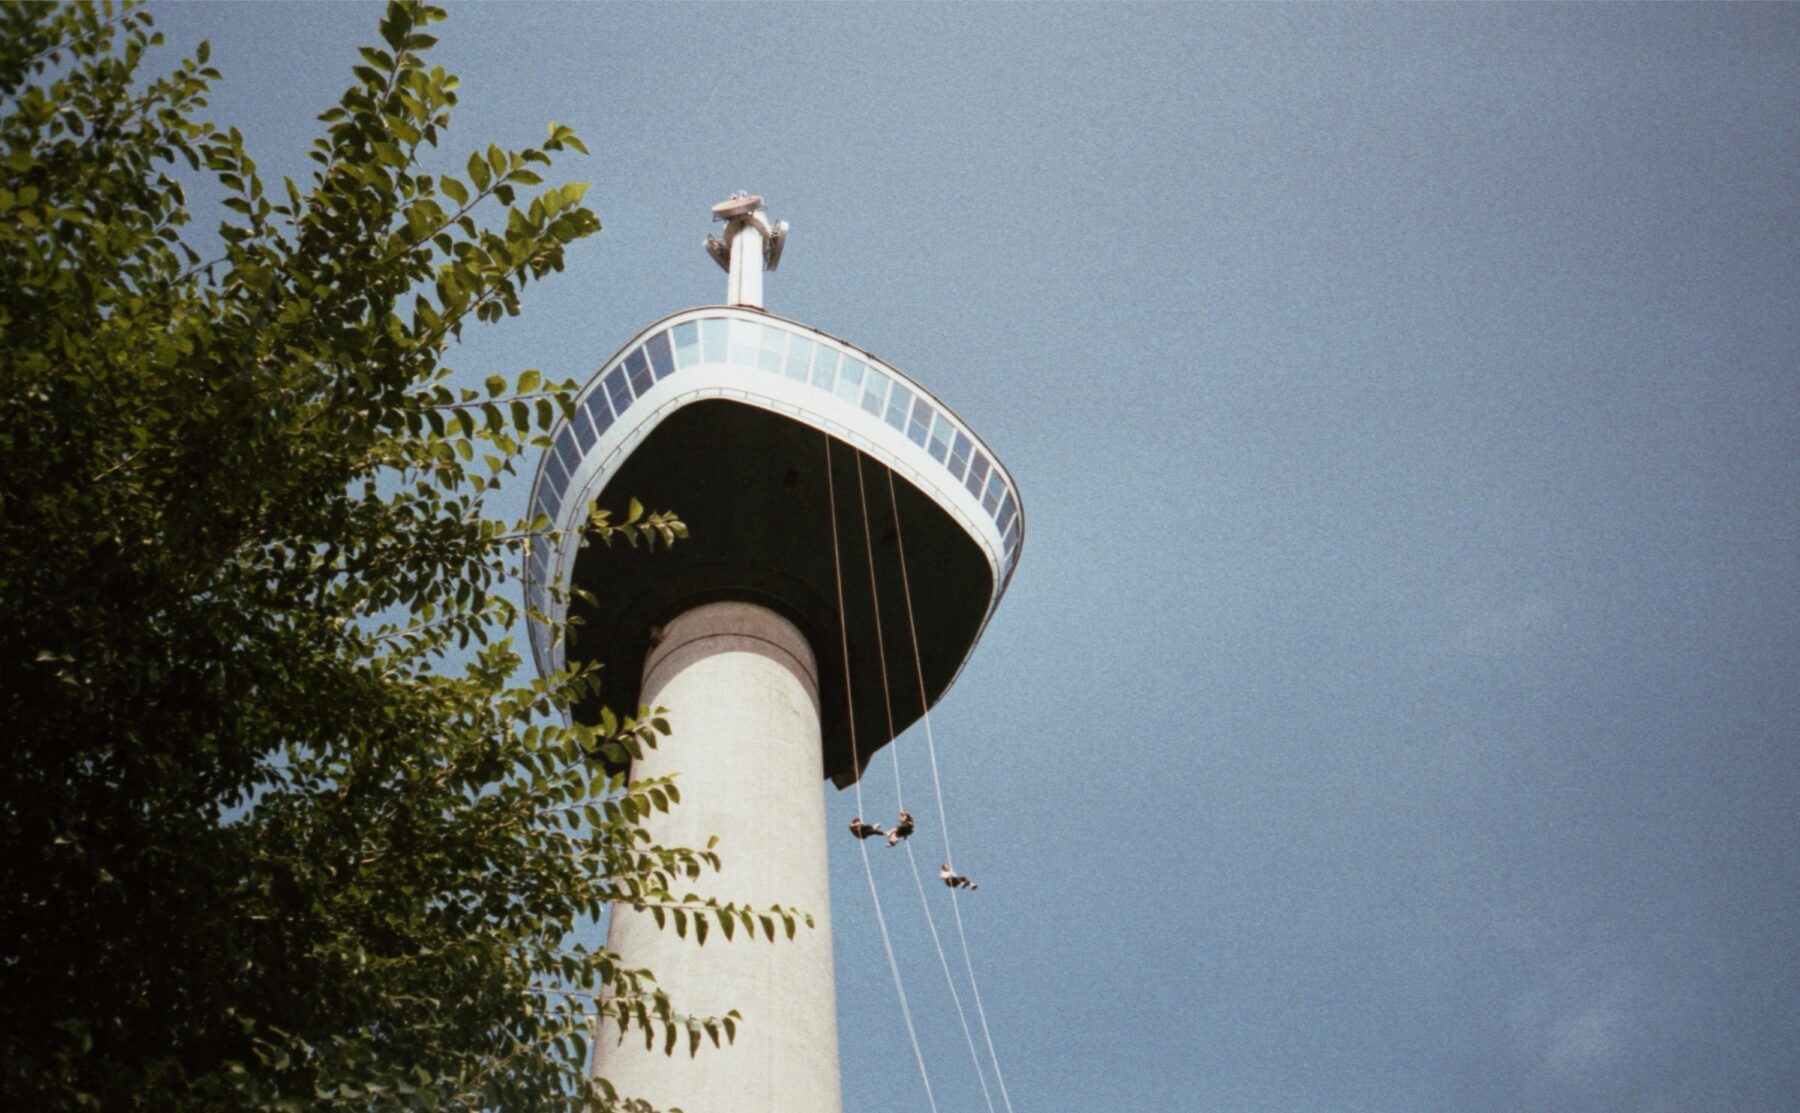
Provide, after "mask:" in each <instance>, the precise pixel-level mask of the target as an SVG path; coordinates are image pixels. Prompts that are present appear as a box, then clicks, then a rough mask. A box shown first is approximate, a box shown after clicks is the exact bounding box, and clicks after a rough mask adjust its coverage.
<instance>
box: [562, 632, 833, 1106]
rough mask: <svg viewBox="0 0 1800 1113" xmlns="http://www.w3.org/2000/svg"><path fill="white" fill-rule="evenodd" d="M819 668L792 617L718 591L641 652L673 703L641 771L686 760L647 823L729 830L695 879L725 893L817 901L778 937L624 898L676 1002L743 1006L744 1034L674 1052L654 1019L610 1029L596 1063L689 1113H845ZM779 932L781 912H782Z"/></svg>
mask: <svg viewBox="0 0 1800 1113" xmlns="http://www.w3.org/2000/svg"><path fill="white" fill-rule="evenodd" d="M818 693H819V686H818V668H817V664H816V662H815V660H814V657H813V653H812V649H811V647H809V646H808V645H807V643H806V639H805V638H804V637H803V636H802V635H801V633H800V631H799V630H798V629H796V628H795V626H794V625H793V623H791V622H789V621H788V620H787V619H785V618H783V617H781V616H780V615H778V614H776V613H775V612H773V611H770V610H768V609H766V608H763V607H759V606H756V605H754V604H750V603H709V604H706V605H704V606H700V607H696V608H694V609H693V610H691V611H688V612H686V613H685V614H683V615H681V617H679V618H677V619H675V620H674V621H673V622H671V623H669V625H668V627H667V628H666V630H665V632H664V635H663V640H662V642H661V643H660V644H659V645H656V646H654V647H653V648H652V649H651V651H650V656H649V659H648V660H647V661H645V663H644V686H643V696H642V697H641V698H642V700H643V702H644V703H645V704H648V705H650V706H652V707H654V706H657V705H661V706H664V707H667V708H668V709H669V721H670V725H671V726H672V727H673V734H672V736H670V737H669V738H666V739H664V741H663V743H662V745H661V746H659V747H658V748H657V749H655V750H653V751H651V752H649V753H647V754H646V755H645V757H644V759H643V760H642V761H638V762H634V763H633V767H632V774H633V776H635V777H642V776H660V775H663V774H667V773H679V774H680V777H679V780H678V782H677V783H678V785H679V787H680V789H681V803H680V804H679V805H677V806H676V807H675V808H674V809H673V810H672V812H671V813H670V814H669V815H660V814H659V815H657V816H656V817H655V819H654V820H653V821H652V823H651V825H650V827H651V831H652V833H653V834H654V835H655V836H656V837H657V840H658V841H659V842H662V843H665V844H669V845H684V846H691V847H696V848H702V847H705V845H706V842H707V839H708V838H710V837H711V836H713V835H717V836H719V844H718V846H717V847H716V850H717V852H718V854H719V855H720V857H721V858H722V859H723V869H722V870H721V871H720V872H718V873H710V872H709V873H707V874H706V875H704V876H702V877H701V878H700V879H699V880H698V881H696V882H694V883H693V885H692V889H693V891H695V892H699V893H701V894H703V895H707V896H715V897H718V898H719V899H720V900H721V901H737V902H740V903H746V902H747V903H752V904H756V905H765V906H766V905H768V904H772V903H780V904H783V905H790V906H793V907H796V908H800V909H803V910H805V911H807V912H810V913H812V916H813V920H814V923H815V925H816V926H815V927H814V928H813V929H811V930H808V929H807V928H806V927H805V926H804V924H802V925H801V927H800V930H799V933H798V935H797V936H796V938H794V939H793V940H788V939H786V938H785V937H782V938H778V939H777V941H776V942H774V943H769V942H767V941H766V940H765V939H764V938H763V937H762V934H761V932H760V930H759V931H758V935H757V938H756V939H754V940H751V939H746V938H745V936H744V933H743V932H742V931H739V932H738V933H737V936H736V938H735V939H733V940H731V941H727V940H726V939H725V936H724V934H723V933H722V932H720V931H719V930H718V924H717V922H716V921H715V922H714V924H713V925H712V926H713V930H712V931H711V932H710V933H709V934H708V936H707V940H706V945H705V946H703V947H702V946H696V945H695V943H694V940H693V931H692V929H691V928H690V929H689V932H688V937H687V938H686V939H682V938H679V937H677V936H676V934H675V931H674V927H673V925H672V924H671V925H670V927H669V928H668V929H667V930H659V929H658V928H657V926H656V922H655V921H654V920H652V919H651V918H650V916H649V915H648V914H647V913H642V912H634V911H632V910H631V909H630V908H628V907H625V906H620V905H615V906H614V907H613V911H612V923H611V928H610V930H609V932H608V936H607V945H608V947H610V948H611V949H612V950H614V951H616V952H618V953H619V954H620V955H621V956H622V957H623V959H624V961H625V963H626V965H628V966H632V967H640V966H642V967H648V968H649V969H650V970H652V971H654V972H655V974H656V977H657V979H658V982H659V983H660V984H661V985H662V986H663V987H664V988H665V989H666V990H668V992H669V994H670V995H671V997H672V998H673V999H674V1003H675V1006H676V1008H677V1009H678V1010H680V1011H683V1012H686V1013H689V1014H692V1015H696V1016H709V1015H722V1014H723V1013H724V1012H725V1011H726V1010H728V1009H733V1008H735V1009H737V1010H738V1011H739V1012H741V1013H742V1014H743V1022H742V1024H741V1025H740V1026H739V1029H738V1038H737V1043H736V1044H735V1045H727V1046H725V1048H724V1049H722V1050H720V1049H715V1048H714V1047H713V1046H712V1044H711V1041H705V1042H703V1044H702V1045H701V1049H700V1053H699V1055H697V1056H695V1057H694V1058H689V1057H688V1053H687V1044H686V1041H685V1039H684V1040H683V1041H682V1042H681V1043H679V1044H678V1045H677V1046H676V1049H675V1053H674V1054H673V1055H672V1056H665V1055H664V1054H663V1051H662V1041H661V1040H660V1039H659V1040H658V1041H657V1043H656V1047H655V1049H654V1050H652V1051H646V1050H645V1048H644V1039H643V1035H642V1033H641V1032H638V1031H637V1030H635V1029H634V1030H632V1031H630V1032H627V1033H625V1038H624V1039H623V1041H621V1040H620V1038H619V1036H620V1034H619V1032H618V1030H617V1028H616V1027H615V1026H614V1025H613V1024H611V1023H610V1022H609V1023H608V1024H606V1025H605V1026H603V1027H602V1029H601V1032H600V1039H599V1048H598V1054H597V1056H596V1062H595V1071H596V1073H598V1074H600V1075H602V1076H604V1077H606V1078H608V1079H610V1080H611V1081H612V1083H613V1084H614V1085H615V1086H617V1087H618V1089H619V1092H620V1093H621V1094H623V1095H629V1096H631V1097H639V1098H644V1099H646V1100H648V1101H650V1102H651V1103H652V1104H653V1105H655V1106H656V1107H657V1108H666V1107H668V1106H679V1107H680V1108H682V1109H683V1110H685V1111H686V1113H840V1111H841V1110H842V1108H843V1103H842V1098H841V1096H840V1093H839V1089H838V1047H837V1002H836V992H835V987H834V984H833V978H832V967H831V890H830V882H829V880H828V872H827V868H826V843H825V838H826V832H825V785H824V774H823V772H822V769H821V759H820V752H819V745H820V741H819V694H818ZM776 927H777V931H778V932H779V930H780V923H779V921H777V924H776Z"/></svg>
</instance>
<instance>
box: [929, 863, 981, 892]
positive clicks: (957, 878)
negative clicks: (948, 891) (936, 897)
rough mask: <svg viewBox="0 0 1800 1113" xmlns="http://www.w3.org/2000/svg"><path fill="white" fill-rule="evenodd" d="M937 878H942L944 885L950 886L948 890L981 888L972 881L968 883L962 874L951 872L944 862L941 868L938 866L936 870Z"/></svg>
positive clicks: (948, 865)
mask: <svg viewBox="0 0 1800 1113" xmlns="http://www.w3.org/2000/svg"><path fill="white" fill-rule="evenodd" d="M938 876H939V877H941V878H943V879H944V884H946V885H948V886H950V888H952V889H979V888H981V886H979V885H977V884H975V883H974V882H973V881H970V880H969V879H968V878H966V877H964V876H963V875H962V874H960V873H957V872H955V871H953V870H952V869H951V868H950V863H949V862H945V863H944V864H943V865H942V866H940V867H939V868H938Z"/></svg>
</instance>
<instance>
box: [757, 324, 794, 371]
mask: <svg viewBox="0 0 1800 1113" xmlns="http://www.w3.org/2000/svg"><path fill="white" fill-rule="evenodd" d="M787 342H788V334H787V333H785V332H783V331H782V330H780V329H778V328H776V327H775V326H774V325H764V326H763V330H762V347H761V348H759V349H757V352H756V366H757V367H759V368H761V369H762V370H764V371H768V372H771V373H773V374H777V375H779V374H780V373H781V359H782V357H783V356H785V355H786V354H787Z"/></svg>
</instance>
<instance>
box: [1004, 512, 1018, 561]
mask: <svg viewBox="0 0 1800 1113" xmlns="http://www.w3.org/2000/svg"><path fill="white" fill-rule="evenodd" d="M1018 547H1019V523H1018V520H1017V519H1014V521H1013V524H1012V528H1011V529H1009V530H1007V531H1006V555H1007V557H1008V559H1010V558H1011V557H1012V555H1013V552H1014V551H1015V550H1017V549H1018Z"/></svg>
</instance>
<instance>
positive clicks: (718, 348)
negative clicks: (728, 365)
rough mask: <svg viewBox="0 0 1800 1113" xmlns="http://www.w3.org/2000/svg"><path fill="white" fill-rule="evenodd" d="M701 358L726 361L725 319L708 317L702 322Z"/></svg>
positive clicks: (710, 361)
mask: <svg viewBox="0 0 1800 1113" xmlns="http://www.w3.org/2000/svg"><path fill="white" fill-rule="evenodd" d="M700 358H701V359H704V360H705V361H706V362H708V363H724V362H725V321H724V319H723V318H721V317H707V318H704V319H703V320H701V322H700Z"/></svg>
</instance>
